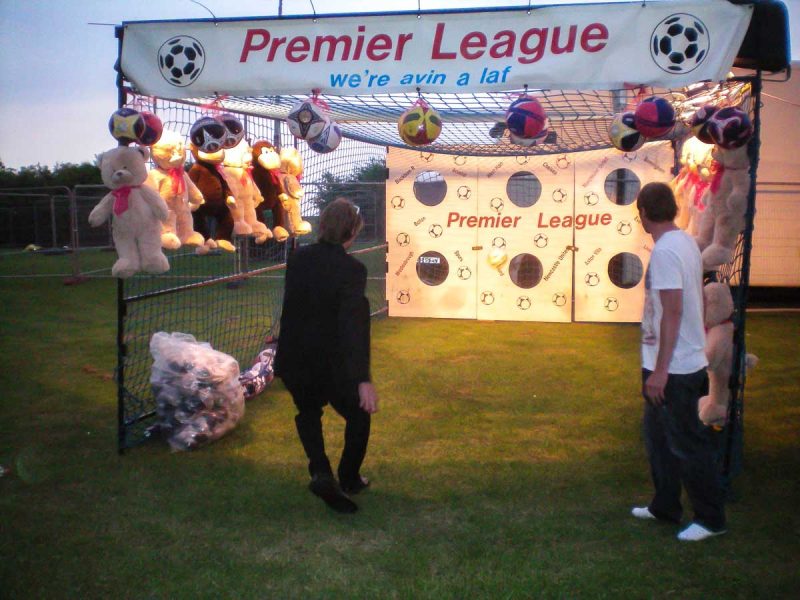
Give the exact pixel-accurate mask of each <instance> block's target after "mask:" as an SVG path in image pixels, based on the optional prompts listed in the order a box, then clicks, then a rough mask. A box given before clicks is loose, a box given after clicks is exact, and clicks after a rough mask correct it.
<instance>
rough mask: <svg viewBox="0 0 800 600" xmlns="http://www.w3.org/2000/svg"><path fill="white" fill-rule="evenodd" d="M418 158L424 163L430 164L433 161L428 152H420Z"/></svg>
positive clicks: (431, 155)
mask: <svg viewBox="0 0 800 600" xmlns="http://www.w3.org/2000/svg"><path fill="white" fill-rule="evenodd" d="M419 157H420V158H421V159H422V160H424V161H425V162H431V161H432V160H433V154H431V153H430V152H420V153H419Z"/></svg>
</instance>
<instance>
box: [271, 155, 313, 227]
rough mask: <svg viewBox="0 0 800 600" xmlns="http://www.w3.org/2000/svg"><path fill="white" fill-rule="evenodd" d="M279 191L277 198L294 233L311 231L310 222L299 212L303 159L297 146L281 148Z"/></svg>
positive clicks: (301, 196) (301, 193)
mask: <svg viewBox="0 0 800 600" xmlns="http://www.w3.org/2000/svg"><path fill="white" fill-rule="evenodd" d="M280 157H281V173H280V186H281V191H280V194H278V199H279V200H280V201H281V204H282V205H283V209H284V210H285V211H286V214H287V216H288V217H289V225H290V226H291V228H292V233H293V234H294V235H306V234H308V233H311V224H310V223H309V222H308V221H303V218H302V216H301V214H300V200H301V199H302V198H303V188H302V187H300V176H301V175H302V174H303V159H302V158H301V157H300V153H299V152H298V151H297V148H292V147H286V148H281V152H280Z"/></svg>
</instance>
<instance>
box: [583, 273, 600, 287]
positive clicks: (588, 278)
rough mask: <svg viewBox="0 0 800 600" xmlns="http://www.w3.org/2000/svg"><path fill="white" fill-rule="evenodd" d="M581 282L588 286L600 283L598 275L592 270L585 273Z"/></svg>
mask: <svg viewBox="0 0 800 600" xmlns="http://www.w3.org/2000/svg"><path fill="white" fill-rule="evenodd" d="M583 282H584V283H585V284H586V285H588V286H590V287H594V286H596V285H597V284H598V283H600V276H599V275H598V274H597V273H595V272H594V271H592V272H591V273H587V274H586V275H585V276H584V278H583Z"/></svg>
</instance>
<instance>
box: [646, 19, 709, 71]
mask: <svg viewBox="0 0 800 600" xmlns="http://www.w3.org/2000/svg"><path fill="white" fill-rule="evenodd" d="M709 45H710V40H709V36H708V30H707V29H706V26H705V25H704V24H703V22H702V21H700V19H698V18H697V17H695V16H694V15H689V14H686V13H678V14H674V15H671V16H669V17H667V18H666V19H664V20H663V21H661V23H659V24H658V25H657V26H656V28H655V29H654V30H653V36H652V39H651V43H650V56H652V57H653V61H655V63H656V64H657V65H658V66H659V68H661V69H662V70H664V71H666V72H667V73H689V72H690V71H693V70H694V69H696V68H697V67H698V66H699V65H700V63H702V62H703V60H704V59H705V57H706V55H707V54H708V48H709Z"/></svg>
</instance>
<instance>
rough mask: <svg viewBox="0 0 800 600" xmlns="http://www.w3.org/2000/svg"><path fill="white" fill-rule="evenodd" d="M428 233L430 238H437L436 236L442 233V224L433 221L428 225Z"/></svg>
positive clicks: (440, 235)
mask: <svg viewBox="0 0 800 600" xmlns="http://www.w3.org/2000/svg"><path fill="white" fill-rule="evenodd" d="M428 233H429V234H430V236H431V237H432V238H438V237H442V234H443V233H444V229H442V226H441V225H439V224H438V223H434V224H433V225H431V226H430V227H428Z"/></svg>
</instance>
